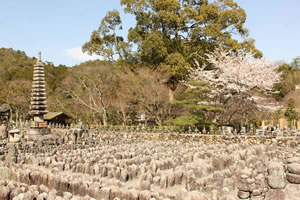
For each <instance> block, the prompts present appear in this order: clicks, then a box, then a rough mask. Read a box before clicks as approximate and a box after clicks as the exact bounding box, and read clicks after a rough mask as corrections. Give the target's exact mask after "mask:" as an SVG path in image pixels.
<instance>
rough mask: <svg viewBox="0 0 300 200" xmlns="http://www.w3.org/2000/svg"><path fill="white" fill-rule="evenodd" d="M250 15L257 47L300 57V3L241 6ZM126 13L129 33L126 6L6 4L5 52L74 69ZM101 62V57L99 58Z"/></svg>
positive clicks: (8, 0) (65, 0)
mask: <svg viewBox="0 0 300 200" xmlns="http://www.w3.org/2000/svg"><path fill="white" fill-rule="evenodd" d="M236 2H238V3H239V5H240V6H241V7H242V8H244V9H245V10H246V13H247V22H246V27H247V28H248V29H249V31H250V37H252V38H254V39H255V40H256V43H255V44H256V47H257V48H258V49H259V50H261V51H262V52H263V54H264V56H265V57H266V58H267V59H270V60H271V61H278V60H285V61H286V62H291V60H292V58H294V57H296V56H300V21H299V20H300V1H299V0H236ZM112 9H118V10H119V11H121V17H122V20H123V27H124V32H123V35H126V29H128V28H129V27H131V26H134V24H135V22H134V18H133V17H132V16H131V15H128V14H127V15H125V14H124V13H123V9H122V8H121V6H120V0H110V1H106V0H85V1H83V0H51V1H50V0H48V1H45V0H43V1H41V0H26V1H22V0H1V1H0V47H6V48H13V49H19V50H22V51H25V52H26V54H27V55H28V56H31V57H32V56H36V54H37V52H38V51H39V50H41V51H42V59H43V60H44V61H49V62H53V63H54V64H55V65H58V64H65V65H68V66H72V65H75V64H79V63H80V62H83V61H85V60H87V59H90V58H91V57H89V56H87V55H84V54H82V52H81V46H82V45H83V44H84V43H85V42H86V41H88V40H89V38H90V35H91V33H92V31H93V30H95V29H97V28H98V26H99V24H100V21H101V19H102V18H103V17H104V16H105V14H106V13H107V11H109V10H112ZM93 58H95V57H93Z"/></svg>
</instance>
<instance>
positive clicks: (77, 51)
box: [66, 47, 101, 62]
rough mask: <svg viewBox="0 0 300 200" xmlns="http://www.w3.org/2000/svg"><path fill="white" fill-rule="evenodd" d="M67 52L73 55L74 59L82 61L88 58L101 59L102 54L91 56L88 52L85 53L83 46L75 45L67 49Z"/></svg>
mask: <svg viewBox="0 0 300 200" xmlns="http://www.w3.org/2000/svg"><path fill="white" fill-rule="evenodd" d="M66 54H67V55H68V56H71V57H72V58H73V59H74V60H77V61H81V62H84V61H87V60H97V59H101V56H97V55H92V56H90V55H89V54H87V53H83V52H82V50H81V47H74V48H70V49H67V50H66Z"/></svg>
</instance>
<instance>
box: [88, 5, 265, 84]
mask: <svg viewBox="0 0 300 200" xmlns="http://www.w3.org/2000/svg"><path fill="white" fill-rule="evenodd" d="M121 5H123V6H124V7H125V8H124V10H125V12H126V13H130V14H132V15H134V16H135V19H136V25H135V27H132V28H130V29H129V32H128V43H130V44H134V45H132V46H133V47H134V48H135V49H137V50H136V51H134V52H133V53H131V54H130V56H127V58H130V62H131V63H132V60H134V61H135V63H142V64H144V65H147V66H148V67H150V68H155V69H157V68H162V69H165V70H167V71H168V72H171V73H172V75H173V77H172V79H171V80H173V81H176V80H181V79H184V78H185V76H186V75H187V74H188V70H189V68H190V67H193V66H196V67H197V66H199V65H200V64H201V63H202V62H203V60H202V59H201V56H203V55H204V53H205V52H208V51H211V50H213V49H214V48H215V47H216V46H222V47H224V48H230V49H233V50H235V49H243V50H245V51H247V52H250V51H251V52H253V53H254V54H255V55H256V56H261V55H262V54H261V52H260V51H258V50H257V49H256V48H255V46H254V40H253V39H250V38H248V30H247V29H246V28H245V27H244V23H245V21H246V13H245V11H244V10H243V9H242V8H240V6H239V5H238V4H237V3H236V2H234V1H233V0H216V1H214V2H210V1H208V0H197V1H195V0H143V1H140V0H121ZM108 19H112V20H108ZM120 24H121V20H120V19H119V13H118V12H117V11H111V12H109V13H108V14H107V16H106V17H105V18H104V19H103V20H102V22H101V24H100V27H99V29H98V30H97V31H94V32H93V33H92V36H91V39H90V41H89V42H87V43H86V44H85V45H84V46H83V50H84V51H88V52H89V53H96V54H99V55H105V54H107V51H108V52H110V53H109V55H110V57H111V55H113V54H114V53H113V52H115V51H113V50H112V49H113V46H114V47H115V50H116V52H118V51H119V50H120V49H123V45H121V44H126V45H125V46H126V48H124V49H126V51H125V52H127V53H128V54H129V53H130V51H128V48H127V47H129V46H128V44H127V43H122V42H123V38H121V37H119V36H116V33H115V30H116V27H117V26H121V25H120ZM108 33H110V34H108ZM114 38H117V39H114ZM118 38H119V39H118ZM241 38H242V39H241ZM106 44H109V45H106ZM105 45H106V46H105ZM119 46H120V47H119ZM121 47H122V48H121ZM118 54H119V58H120V59H124V56H123V55H122V54H121V53H118Z"/></svg>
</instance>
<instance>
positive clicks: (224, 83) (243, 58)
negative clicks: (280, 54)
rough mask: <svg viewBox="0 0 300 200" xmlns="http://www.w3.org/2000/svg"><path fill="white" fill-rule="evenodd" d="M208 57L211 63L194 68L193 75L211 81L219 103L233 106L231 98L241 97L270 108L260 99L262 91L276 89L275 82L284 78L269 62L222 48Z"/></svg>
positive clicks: (195, 78)
mask: <svg viewBox="0 0 300 200" xmlns="http://www.w3.org/2000/svg"><path fill="white" fill-rule="evenodd" d="M205 60H206V61H207V64H204V65H203V66H198V68H196V69H193V70H191V75H190V78H191V79H192V80H202V81H207V82H208V83H209V87H210V88H211V89H212V93H211V97H212V98H214V100H215V103H216V104H218V105H219V106H220V105H221V106H222V107H224V108H226V107H227V106H228V105H229V102H230V106H234V104H232V101H231V100H232V99H233V98H234V99H237V98H239V101H244V103H245V104H249V103H251V104H254V105H259V106H257V108H258V109H260V110H261V109H264V107H266V108H270V106H269V105H268V106H263V105H262V104H260V103H259V102H258V101H257V100H258V99H259V98H257V93H258V92H259V93H264V94H271V93H273V92H276V91H274V89H273V85H274V83H277V82H279V81H280V79H281V77H280V74H279V73H278V72H276V71H275V67H274V66H273V65H272V64H271V63H270V62H269V61H267V60H266V59H264V58H255V57H254V56H253V55H251V54H249V53H245V52H243V51H235V52H232V51H228V50H224V49H222V48H216V49H215V50H214V51H213V52H211V53H207V54H206V55H205ZM196 64H197V63H196ZM235 101H236V100H235ZM238 109H241V108H240V107H239V108H238ZM272 109H273V107H272ZM274 109H277V107H276V106H275V107H274ZM231 110H232V109H231ZM239 111H241V110H239Z"/></svg>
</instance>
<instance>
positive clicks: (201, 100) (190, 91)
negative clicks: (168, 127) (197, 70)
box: [171, 81, 222, 127]
mask: <svg viewBox="0 0 300 200" xmlns="http://www.w3.org/2000/svg"><path fill="white" fill-rule="evenodd" d="M206 85H207V83H206V82H202V81H190V82H188V88H187V89H186V90H185V91H184V93H183V96H182V98H181V99H178V100H176V101H174V102H172V103H173V104H178V105H182V106H183V107H184V108H185V113H184V114H183V115H181V116H179V117H177V118H175V119H173V120H171V123H173V124H175V125H178V126H186V127H187V126H192V127H194V126H197V127H204V126H209V125H211V124H212V121H211V120H209V119H208V117H207V114H208V113H211V112H221V111H222V109H221V108H218V107H215V106H212V105H209V101H210V98H209V97H208V94H209V93H210V89H208V88H206V87H205V86H206Z"/></svg>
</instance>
